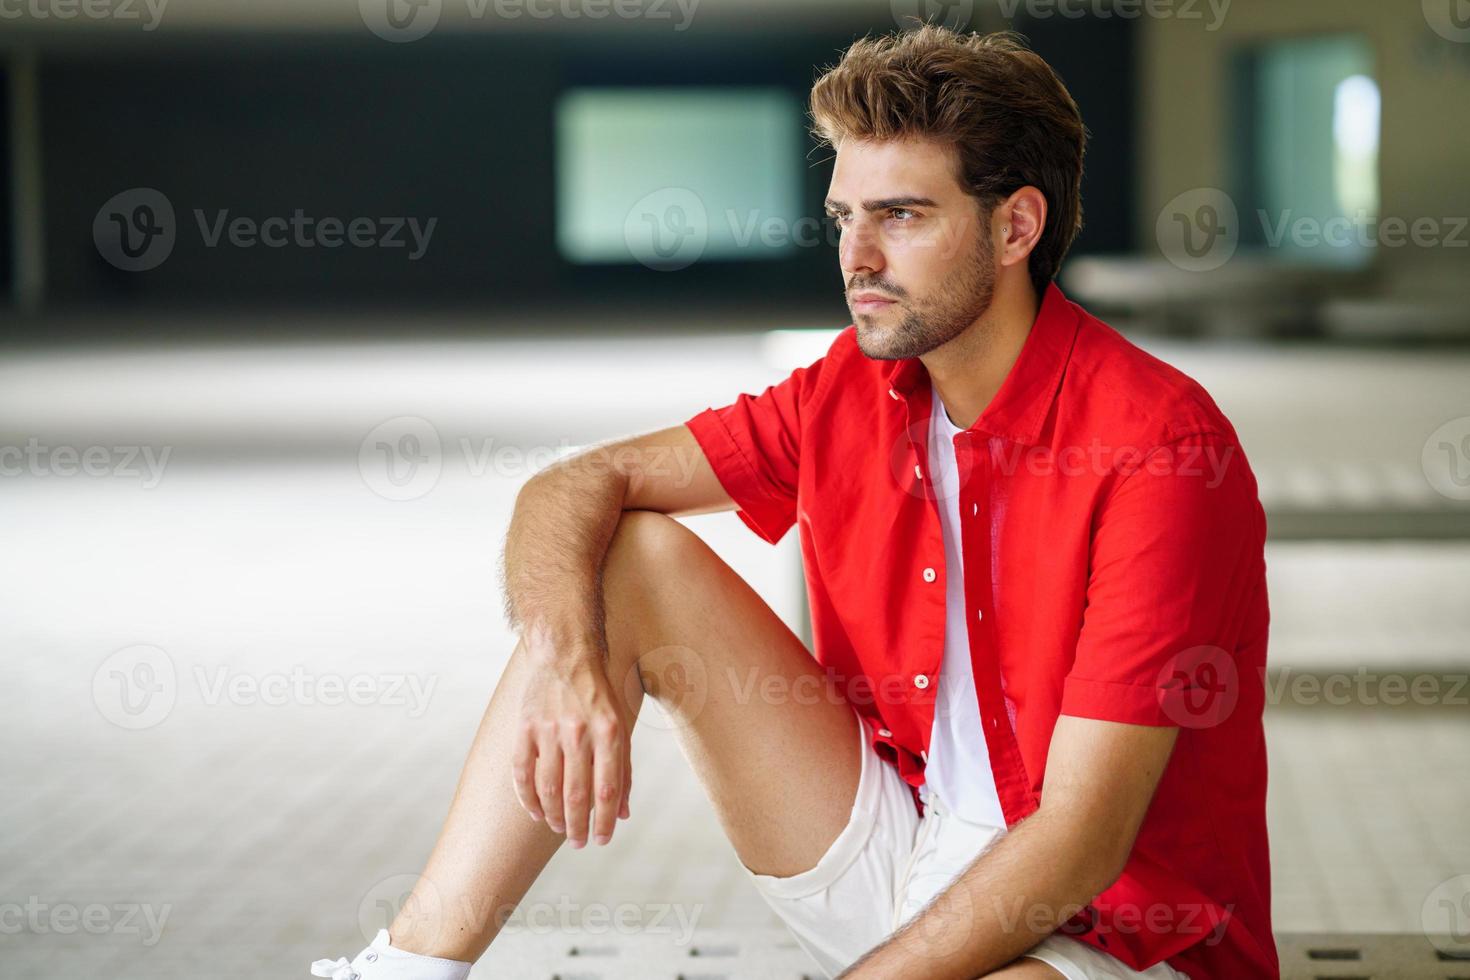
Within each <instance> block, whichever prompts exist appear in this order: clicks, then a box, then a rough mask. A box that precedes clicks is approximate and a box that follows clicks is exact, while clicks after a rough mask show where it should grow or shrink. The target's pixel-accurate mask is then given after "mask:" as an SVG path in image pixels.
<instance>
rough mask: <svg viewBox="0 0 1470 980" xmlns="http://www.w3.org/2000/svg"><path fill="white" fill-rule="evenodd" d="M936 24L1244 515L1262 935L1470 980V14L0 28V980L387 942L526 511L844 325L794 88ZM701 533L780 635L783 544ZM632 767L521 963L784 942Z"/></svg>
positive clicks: (795, 16)
mask: <svg viewBox="0 0 1470 980" xmlns="http://www.w3.org/2000/svg"><path fill="white" fill-rule="evenodd" d="M915 15H916V16H920V17H927V18H928V19H930V20H934V21H940V22H947V23H950V24H952V25H955V26H959V27H962V28H964V29H970V30H981V31H988V30H997V29H1004V28H1012V29H1015V30H1019V31H1021V32H1022V33H1024V34H1025V35H1027V37H1028V38H1029V39H1030V40H1031V43H1032V45H1033V47H1035V48H1036V49H1037V50H1038V51H1039V52H1040V53H1041V54H1042V55H1043V56H1044V57H1045V58H1047V60H1048V61H1049V62H1051V64H1052V65H1053V66H1054V67H1055V68H1056V69H1057V70H1058V72H1059V73H1060V74H1061V76H1062V77H1063V79H1064V80H1065V81H1066V82H1067V84H1068V86H1069V87H1070V88H1071V90H1072V92H1073V94H1074V96H1075V97H1076V98H1077V100H1078V102H1079V104H1080V105H1081V108H1082V112H1083V116H1084V119H1085V120H1086V122H1087V124H1088V127H1089V129H1090V131H1091V134H1092V136H1091V142H1090V144H1089V150H1088V159H1087V173H1086V177H1085V180H1084V187H1083V194H1084V208H1085V217H1086V227H1085V229H1084V231H1083V233H1082V236H1081V237H1080V239H1079V240H1078V242H1077V244H1076V246H1075V247H1074V249H1073V252H1072V256H1071V258H1070V260H1069V262H1068V264H1067V266H1066V267H1065V269H1064V270H1063V274H1062V277H1061V285H1062V287H1063V289H1064V291H1066V292H1067V294H1068V295H1069V296H1070V297H1071V298H1072V299H1074V300H1077V301H1079V302H1081V303H1082V304H1083V305H1085V306H1086V307H1088V308H1089V309H1090V310H1092V311H1093V312H1094V313H1097V314H1099V315H1101V316H1103V317H1104V318H1105V319H1107V320H1108V321H1109V322H1110V323H1112V324H1113V325H1115V326H1117V327H1118V328H1119V329H1121V330H1123V331H1125V332H1126V333H1127V334H1128V335H1129V336H1130V337H1131V338H1132V339H1133V340H1134V341H1135V342H1137V343H1138V344H1140V345H1141V346H1143V347H1145V348H1146V349H1148V350H1150V351H1152V352H1154V353H1156V354H1158V355H1159V356H1161V357H1163V358H1164V359H1165V360H1167V361H1170V362H1171V363H1173V364H1175V365H1176V366H1178V367H1180V368H1181V369H1183V370H1185V371H1186V372H1187V373H1189V374H1191V375H1193V376H1194V377H1195V378H1197V379H1198V380H1200V381H1201V382H1202V383H1203V384H1204V385H1205V387H1206V388H1207V389H1208V390H1209V391H1210V392H1211V393H1212V395H1213V396H1214V397H1215V399H1216V400H1217V401H1218V402H1219V403H1220V405H1221V406H1222V407H1223V408H1224V410H1225V411H1226V413H1227V414H1228V415H1229V416H1230V417H1231V419H1232V421H1234V423H1235V425H1236V427H1237V429H1238V430H1239V432H1240V434H1241V437H1242V439H1243V441H1244V445H1245V448H1246V451H1247V454H1248V455H1249V457H1250V460H1251V463H1252V465H1253V467H1254V469H1255V470H1256V473H1257V475H1258V477H1259V479H1260V483H1261V491H1262V496H1263V503H1264V504H1265V506H1266V509H1267V512H1268V518H1269V522H1270V528H1271V540H1270V543H1269V546H1268V555H1267V562H1268V567H1269V574H1270V587H1271V598H1272V610H1273V629H1272V637H1271V661H1272V669H1271V673H1270V676H1269V677H1268V684H1269V688H1268V702H1269V706H1268V709H1267V712H1268V713H1267V724H1268V734H1269V736H1270V738H1271V765H1272V783H1271V797H1270V820H1271V830H1272V843H1273V875H1274V881H1273V884H1274V889H1275V899H1276V923H1277V927H1278V929H1280V930H1281V931H1283V932H1309V933H1344V934H1358V933H1365V932H1384V933H1398V934H1414V935H1417V936H1419V937H1421V945H1424V946H1425V948H1426V949H1429V948H1431V947H1433V948H1434V949H1437V950H1438V951H1439V952H1440V953H1441V954H1446V955H1452V956H1460V955H1462V954H1464V955H1470V824H1467V819H1466V814H1467V813H1470V707H1467V705H1470V685H1467V676H1470V275H1467V273H1470V228H1467V224H1470V182H1467V181H1466V179H1465V175H1466V174H1467V173H1470V137H1467V135H1466V132H1467V129H1466V108H1465V107H1466V106H1467V105H1470V6H1467V4H1466V3H1465V2H1464V0H1422V2H1417V3H1416V2H1413V0H1399V2H1393V3H1384V2H1374V0H1233V2H1232V0H1213V2H1211V0H1152V2H1130V0H954V2H951V3H949V4H947V5H945V6H943V7H940V6H938V5H933V4H927V3H923V4H921V3H919V2H918V0H891V2H889V0H885V2H882V3H878V2H867V0H857V2H853V0H799V2H787V3H776V2H773V0H621V2H619V3H616V4H614V3H612V2H611V0H607V2H602V0H419V2H417V3H412V4H411V3H405V2H403V0H360V2H355V0H294V2H292V0H152V2H148V0H14V2H11V0H0V92H3V98H0V182H3V184H4V187H5V192H4V193H3V194H0V311H3V312H0V733H3V736H4V743H5V744H6V745H7V746H8V747H9V751H7V752H6V753H5V761H4V763H3V769H0V776H3V779H0V785H3V786H4V787H5V789H4V792H3V793H0V975H3V976H5V977H12V976H14V977H73V976H76V977H80V976H104V975H105V976H111V977H173V976H185V975H196V974H200V973H203V974H205V975H212V976H219V977H257V976H266V975H275V976H280V975H285V976H290V975H305V973H306V970H305V965H306V962H307V961H309V960H310V959H312V958H315V957H326V956H338V955H348V956H350V955H352V954H353V953H355V952H356V951H357V949H359V948H360V947H361V945H362V944H363V942H365V941H366V939H367V938H371V936H372V934H373V932H375V931H376V929H377V927H378V926H379V925H381V924H384V921H385V916H387V915H389V912H390V911H391V909H392V908H393V907H394V905H395V903H396V902H398V901H401V899H402V896H403V895H404V893H405V892H406V891H407V885H408V883H411V881H412V875H413V874H414V873H415V872H417V871H418V870H419V869H420V868H421V867H422V863H423V860H424V858H425V857H426V856H427V853H428V848H429V846H430V844H431V843H432V841H433V839H434V836H435V834H436V833H437V831H438V827H439V821H440V820H441V819H442V816H443V813H444V810H445V808H446V807H447V805H448V802H449V797H450V794H451V792H452V789H453V786H454V782H455V779H456V777H457V774H458V768H459V765H460V763H461V762H462V760H463V756H464V752H465V750H466V748H467V746H468V742H469V738H470V735H471V734H472V732H473V730H474V726H475V725H476V723H477V721H478V718H479V715H480V713H481V711H482V710H483V708H484V705H485V702H486V700H487V698H488V695H489V692H490V690H491V689H492V688H493V685H494V683H495V679H496V677H497V676H498V672H499V670H500V669H501V667H502V666H503V664H504V662H505V658H506V657H507V656H508V655H509V653H510V650H511V647H512V645H513V642H514V638H513V636H512V635H511V634H510V633H509V631H508V630H507V628H506V626H505V624H504V622H503V620H502V617H501V611H500V599H499V591H498V590H499V584H498V580H497V574H496V564H497V560H498V555H499V548H500V541H501V536H502V535H503V533H504V530H505V526H506V523H507V521H508V520H509V516H510V509H511V506H512V503H513V500H514V495H515V492H516V489H517V488H518V487H519V486H520V484H521V483H522V482H523V481H524V480H525V478H526V477H527V476H529V475H530V474H531V473H532V472H534V471H535V469H537V468H539V467H540V466H544V465H545V464H546V463H547V462H549V461H550V460H551V459H553V458H555V457H556V456H557V455H559V454H561V453H565V452H568V451H570V450H571V449H573V448H575V447H577V446H580V445H586V444H588V443H590V442H593V441H596V440H601V439H606V438H610V437H612V436H615V435H619V434H625V433H629V432H633V431H638V430H643V429H651V428H655V427H661V426H664V425H669V424H675V423H677V422H678V421H681V420H683V419H684V418H687V417H689V416H690V415H692V414H693V413H694V412H696V411H698V410H699V409H701V408H703V407H705V406H707V405H721V404H725V403H727V402H729V401H731V400H732V399H733V397H734V396H735V394H737V393H738V392H741V391H752V392H754V391H759V390H760V389H761V388H763V387H764V386H765V385H767V384H770V383H773V382H775V381H777V380H779V379H780V378H781V377H784V376H785V375H786V374H787V373H788V372H789V371H790V370H791V369H792V368H793V367H795V366H798V365H800V364H805V363H808V362H809V361H810V360H811V359H813V358H815V357H816V356H818V355H819V354H820V353H821V351H822V350H823V349H825V347H826V345H827V343H828V342H829V341H830V339H831V337H832V336H833V334H834V333H835V332H836V331H837V330H839V329H841V328H842V327H843V326H845V325H846V324H847V323H848V322H849V318H848V312H847V307H846V304H845V302H844V299H843V294H842V279H841V276H840V273H839V270H838V266H837V256H836V250H835V245H834V243H835V232H834V230H833V228H832V227H831V226H830V224H829V223H828V222H827V221H826V219H824V218H823V217H822V207H821V202H822V199H823V197H824V195H825V190H826V187H827V183H828V180H829V178H830V175H831V154H830V151H827V150H818V149H816V148H814V147H813V145H812V143H811V141H810V139H809V138H808V136H807V135H806V133H805V123H806V120H805V118H804V112H805V98H806V94H807V92H808V90H809V88H810V85H811V83H812V81H813V80H814V78H815V76H816V74H817V72H818V71H819V69H820V68H821V67H822V66H825V65H828V64H831V63H833V62H835V60H836V59H837V57H838V56H839V55H840V52H841V50H842V49H843V48H844V47H845V46H846V45H847V44H848V43H850V42H851V41H852V40H853V39H855V38H856V37H859V36H861V35H863V34H868V33H877V32H883V31H889V30H894V29H899V28H902V27H905V26H909V25H911V23H912V21H911V20H910V19H909V18H910V17H911V16H915ZM689 523H690V524H691V525H692V526H694V527H696V528H697V529H698V530H699V531H700V532H701V533H702V534H704V535H705V536H706V537H707V538H708V539H709V540H710V541H711V542H712V543H713V544H714V545H715V546H716V548H717V549H718V550H719V551H720V552H721V554H723V555H724V556H726V557H727V559H728V560H729V561H730V562H731V563H732V564H733V565H734V566H735V567H736V568H737V569H738V570H739V571H740V572H741V573H742V574H743V575H745V576H746V577H747V578H748V579H749V580H750V581H751V582H752V584H753V585H754V586H755V587H756V588H757V589H758V590H759V591H760V592H761V593H762V595H764V596H765V598H766V599H767V601H769V602H770V603H771V605H772V606H773V607H774V608H775V609H776V610H777V611H778V612H779V613H780V614H781V615H782V616H783V617H784V618H786V619H787V620H788V622H790V623H791V624H792V625H793V627H794V628H796V629H797V630H798V631H804V630H805V620H804V610H803V604H804V599H803V591H802V584H801V578H800V568H799V559H798V554H797V550H796V539H795V535H794V534H793V535H788V537H787V538H786V539H784V540H783V541H782V542H781V544H780V545H779V546H777V547H776V548H774V549H772V548H770V547H769V546H767V545H764V544H763V543H761V542H759V541H757V540H756V539H755V538H754V536H752V535H750V534H749V532H748V531H746V530H745V529H744V528H743V527H742V526H740V525H739V523H738V522H737V521H736V519H735V518H734V517H733V515H730V514H724V515H716V516H711V517H702V518H694V519H690V521H689ZM650 710H654V711H656V709H654V708H652V707H650ZM635 743H636V747H635V769H636V771H637V772H639V773H640V774H641V775H640V777H639V780H638V782H637V785H636V788H635V790H634V794H633V800H632V811H633V814H634V819H633V820H632V821H631V822H629V823H626V824H624V825H623V826H622V827H620V829H619V831H618V834H617V835H616V836H615V838H614V842H613V844H612V845H611V846H610V847H608V848H606V849H588V850H587V851H584V852H570V851H569V852H567V853H563V854H560V855H558V856H557V857H556V858H555V859H554V861H553V863H552V865H551V867H550V868H549V869H548V871H547V874H546V875H545V876H544V877H543V879H542V880H541V881H540V882H538V884H537V886H536V888H535V889H534V890H533V893H532V895H531V896H529V897H528V902H527V907H528V909H532V910H540V911H541V912H543V913H544V915H541V916H539V917H537V916H531V915H528V917H527V921H525V922H517V923H515V926H516V928H515V929H514V930H512V931H518V932H519V935H517V936H515V937H514V938H515V939H516V941H519V942H523V943H534V942H537V941H540V940H542V939H546V940H547V941H559V940H558V938H557V937H560V936H563V935H574V934H575V935H585V934H587V933H588V931H589V930H590V931H591V932H593V933H595V932H596V929H595V927H594V926H592V925H589V923H590V922H592V920H593V918H594V916H595V913H596V912H597V911H598V910H601V911H602V912H604V913H605V912H606V911H607V910H609V909H617V908H620V907H623V906H631V907H633V908H634V909H635V910H636V913H637V914H636V916H635V918H636V919H637V921H638V922H639V923H642V925H643V927H642V928H641V930H635V931H639V932H640V934H647V933H649V932H650V931H652V932H657V929H656V928H654V927H653V926H652V925H650V923H652V922H653V921H654V919H655V918H660V917H659V915H658V909H659V908H660V907H661V906H667V905H673V906H676V910H677V911H678V912H680V913H682V915H683V916H684V918H685V919H686V920H691V921H697V923H698V925H699V926H700V927H701V928H704V927H708V928H716V929H734V930H740V929H755V928H767V927H770V926H771V925H773V924H774V920H773V919H772V918H771V917H770V915H769V913H768V912H767V910H766V908H765V906H764V905H763V904H761V903H760V901H759V899H758V898H757V896H756V894H755V893H754V891H752V890H751V889H750V888H749V887H748V886H747V885H745V884H744V883H743V880H742V878H741V877H740V875H739V866H738V863H737V862H736V859H735V858H734V856H733V854H732V853H730V851H729V848H728V845H726V844H725V842H724V839H723V836H722V835H721V834H720V831H719V828H718V826H717V824H716V823H715V822H714V819H713V816H712V813H711V811H710V809H709V807H708V804H707V803H706V802H705V800H704V798H703V796H702V793H701V791H700V790H699V787H698V784H697V783H696V782H695V779H694V777H693V775H692V774H691V773H690V772H689V771H688V769H687V766H686V765H685V764H684V763H683V762H682V760H681V759H680V757H679V752H678V749H677V746H676V745H675V743H674V741H673V738H672V737H671V734H670V733H669V732H668V731H667V730H666V729H665V728H662V727H660V726H659V725H658V723H657V720H656V717H654V718H653V719H652V720H650V721H649V722H648V723H647V724H644V725H643V726H642V727H640V729H639V732H638V734H637V736H636V739H635ZM640 818H641V819H640ZM671 842H673V844H674V846H672V847H671V846H670V843H671ZM650 848H657V849H658V853H659V854H660V855H664V856H667V855H676V856H677V859H676V860H663V861H657V862H654V861H650V860H648V857H647V852H648V850H649V849H650ZM665 911H667V910H665ZM603 921H605V918H604V920H603ZM661 921H663V922H664V925H663V928H665V929H667V928H668V922H669V921H678V916H674V917H673V919H672V920H670V919H668V918H667V917H663V918H661ZM89 923H90V925H89ZM548 923H549V925H548ZM538 924H539V925H538ZM548 937H550V938H548ZM672 938H673V939H674V940H675V941H678V940H679V939H680V938H681V937H680V936H678V935H674V936H673V937H672ZM510 947H511V944H510V943H507V944H505V949H506V950H510ZM522 948H524V947H522ZM508 956H510V952H507V951H501V950H500V945H499V944H497V947H496V948H492V951H491V954H490V955H489V956H487V958H486V961H485V964H486V965H485V967H484V970H485V971H486V972H485V975H490V973H491V972H492V971H493V970H494V968H495V965H496V963H497V957H500V962H501V963H502V965H504V964H506V963H509V962H510V961H509V960H508V959H506V957H508ZM1439 962H1442V963H1451V961H1450V960H1449V959H1441V960H1440V961H1439ZM1451 965H1453V964H1452V963H1451ZM1350 966H1351V964H1349V967H1350ZM507 969H509V967H507ZM476 975H477V976H478V975H481V974H480V973H478V972H477V974H476ZM1425 975H1438V976H1446V975H1449V974H1447V973H1440V974H1432V973H1430V974H1425Z"/></svg>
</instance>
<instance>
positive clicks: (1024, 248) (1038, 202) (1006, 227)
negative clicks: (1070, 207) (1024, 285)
mask: <svg viewBox="0 0 1470 980" xmlns="http://www.w3.org/2000/svg"><path fill="white" fill-rule="evenodd" d="M990 223H991V234H992V235H993V236H994V239H993V240H994V241H995V243H996V248H995V255H996V260H997V261H998V262H999V263H1000V264H1001V265H1002V266H1008V265H1017V264H1024V263H1025V262H1026V261H1028V260H1029V259H1030V257H1031V251H1032V249H1034V248H1036V243H1037V242H1039V241H1041V233H1042V232H1043V231H1044V230H1046V195H1045V194H1043V193H1042V192H1041V191H1040V189H1039V188H1036V187H1032V186H1031V185H1029V184H1028V185H1026V186H1025V187H1022V188H1021V189H1020V190H1017V191H1016V192H1015V193H1013V194H1012V195H1011V196H1010V197H1008V198H1006V199H1005V200H1004V201H1001V202H1000V203H999V204H997V205H996V206H995V210H994V211H993V212H992V213H991V216H990Z"/></svg>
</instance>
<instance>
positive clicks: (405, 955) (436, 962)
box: [311, 929, 474, 980]
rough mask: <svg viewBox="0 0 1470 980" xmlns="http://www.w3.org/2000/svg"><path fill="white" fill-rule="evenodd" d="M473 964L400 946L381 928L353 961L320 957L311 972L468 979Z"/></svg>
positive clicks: (334, 976) (353, 977) (334, 978)
mask: <svg viewBox="0 0 1470 980" xmlns="http://www.w3.org/2000/svg"><path fill="white" fill-rule="evenodd" d="M473 965H474V964H472V963H466V962H464V961H463V960H445V959H440V958H439V957H437V956H420V955H419V954H418V953H410V952H409V951H408V950H406V949H399V948H398V947H396V946H393V945H392V944H390V943H389V942H388V930H387V929H379V930H378V934H377V936H375V937H374V938H373V941H372V944H371V945H370V946H368V948H367V949H364V950H363V951H362V952H361V953H358V954H357V958H356V959H354V960H353V961H352V962H351V963H348V962H347V958H346V957H345V956H343V957H339V958H337V959H335V960H317V961H316V962H314V963H312V964H311V975H312V976H314V977H330V978H331V980H465V978H467V977H468V976H469V975H470V967H471V966H473Z"/></svg>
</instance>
